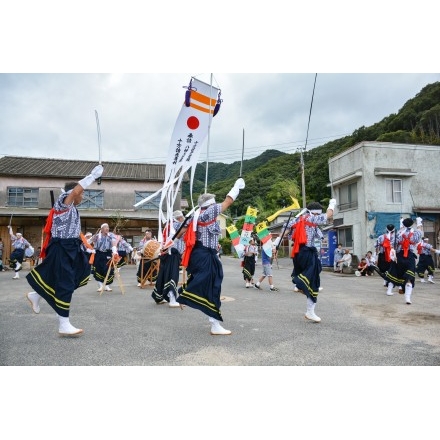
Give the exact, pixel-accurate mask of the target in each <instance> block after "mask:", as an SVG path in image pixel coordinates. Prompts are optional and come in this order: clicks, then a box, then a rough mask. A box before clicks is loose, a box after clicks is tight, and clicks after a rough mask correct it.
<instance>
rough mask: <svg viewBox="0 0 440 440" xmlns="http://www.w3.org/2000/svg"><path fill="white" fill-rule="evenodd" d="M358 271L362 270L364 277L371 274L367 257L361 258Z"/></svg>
mask: <svg viewBox="0 0 440 440" xmlns="http://www.w3.org/2000/svg"><path fill="white" fill-rule="evenodd" d="M358 271H359V272H360V274H361V276H363V277H367V276H368V275H369V274H368V263H367V259H366V258H362V259H361V261H360V263H359V266H358ZM356 275H357V274H356Z"/></svg>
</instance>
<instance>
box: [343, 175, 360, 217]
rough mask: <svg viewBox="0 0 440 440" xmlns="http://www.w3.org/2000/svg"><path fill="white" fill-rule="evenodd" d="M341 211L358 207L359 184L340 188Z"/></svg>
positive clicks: (355, 183)
mask: <svg viewBox="0 0 440 440" xmlns="http://www.w3.org/2000/svg"><path fill="white" fill-rule="evenodd" d="M339 203H340V204H339V210H340V211H344V210H346V209H354V208H357V206H358V194H357V182H354V183H350V184H348V185H344V186H341V187H340V188H339Z"/></svg>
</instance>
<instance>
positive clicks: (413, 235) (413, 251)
mask: <svg viewBox="0 0 440 440" xmlns="http://www.w3.org/2000/svg"><path fill="white" fill-rule="evenodd" d="M413 225H414V220H413V219H412V218H410V217H408V218H405V219H404V220H402V221H401V225H400V229H399V230H398V231H397V232H396V230H395V227H394V225H392V224H389V225H387V227H386V232H385V233H384V234H382V235H380V236H379V237H378V239H377V241H376V250H377V253H378V254H377V255H378V259H377V267H378V271H377V272H378V273H379V274H380V275H381V276H382V278H383V279H384V286H386V287H387V291H386V294H387V295H388V296H392V295H393V294H394V293H393V289H394V288H395V287H398V288H399V293H402V294H404V295H405V296H404V298H405V302H406V304H411V303H412V300H411V296H412V292H413V289H414V287H415V280H416V275H417V276H418V277H419V278H420V279H421V281H422V282H425V272H426V271H427V272H428V281H429V282H431V283H434V279H433V276H434V260H433V258H432V254H433V253H436V254H440V250H437V249H435V248H434V247H433V246H432V245H430V244H429V243H428V241H429V240H428V239H427V238H425V237H423V220H422V218H421V217H417V218H416V228H413Z"/></svg>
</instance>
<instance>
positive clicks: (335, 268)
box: [333, 243, 344, 272]
mask: <svg viewBox="0 0 440 440" xmlns="http://www.w3.org/2000/svg"><path fill="white" fill-rule="evenodd" d="M343 256H344V249H342V244H341V243H338V247H337V248H336V249H335V250H334V252H333V271H334V272H338V261H339V260H340V259H341V258H342V257H343Z"/></svg>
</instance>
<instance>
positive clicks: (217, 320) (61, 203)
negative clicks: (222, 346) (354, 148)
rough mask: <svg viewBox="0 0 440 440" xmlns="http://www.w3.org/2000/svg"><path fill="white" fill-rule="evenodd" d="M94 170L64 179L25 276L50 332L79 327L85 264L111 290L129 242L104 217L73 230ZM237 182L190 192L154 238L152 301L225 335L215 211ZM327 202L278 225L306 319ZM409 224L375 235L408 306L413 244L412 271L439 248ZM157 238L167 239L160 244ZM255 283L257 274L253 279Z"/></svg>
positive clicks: (387, 273) (386, 269)
mask: <svg viewBox="0 0 440 440" xmlns="http://www.w3.org/2000/svg"><path fill="white" fill-rule="evenodd" d="M102 173H103V167H102V165H97V166H96V167H95V168H94V169H93V170H92V172H91V173H90V174H89V175H88V176H86V177H84V178H83V179H82V180H80V181H79V182H68V183H66V185H65V187H64V191H63V192H62V194H61V195H60V196H59V198H58V200H57V201H56V202H55V204H54V206H53V208H52V210H51V212H50V214H49V216H48V219H47V222H46V227H45V232H46V234H47V235H46V240H45V243H44V245H43V247H42V250H41V259H42V261H41V263H40V264H39V265H38V266H37V267H34V268H33V269H32V270H31V271H30V272H29V274H28V275H27V276H26V278H27V281H28V283H29V284H30V285H31V287H32V288H33V291H32V292H29V293H28V294H27V295H26V296H27V299H28V300H29V302H30V304H31V306H32V310H33V311H34V312H35V313H39V312H40V301H41V299H42V298H43V299H44V300H45V301H46V302H47V304H49V306H50V307H52V308H53V309H54V310H55V312H56V313H57V315H58V318H59V325H58V332H59V335H61V336H79V335H81V334H82V333H83V330H82V329H79V328H76V327H74V326H73V325H72V324H71V323H70V318H69V317H70V305H71V300H72V295H73V292H74V291H75V290H76V289H77V288H79V287H81V286H84V285H86V284H87V282H88V281H89V277H90V275H91V267H93V276H94V278H95V280H96V281H97V282H98V290H100V291H102V290H111V288H110V287H109V285H111V283H112V282H113V278H114V272H113V271H111V272H109V270H108V267H109V262H112V263H113V267H114V268H118V263H119V264H120V260H121V256H120V254H119V252H121V250H122V252H124V250H125V252H127V253H128V252H130V251H131V250H130V247H125V246H124V247H121V246H120V245H121V243H120V242H121V239H122V238H121V237H120V236H118V235H116V234H114V233H112V232H110V231H109V227H108V224H106V223H104V224H103V225H101V228H100V231H99V233H97V234H95V235H92V236H91V237H89V238H88V239H87V238H86V237H84V236H83V235H82V233H81V222H80V215H79V212H78V209H77V205H78V204H79V203H81V201H82V198H83V194H84V189H86V188H87V187H88V186H90V185H91V184H92V183H93V182H94V181H95V180H96V179H98V178H99V177H101V175H102ZM243 188H245V182H244V180H243V179H242V178H239V179H237V181H236V182H235V184H234V186H233V187H232V188H231V190H230V191H229V192H228V194H227V195H226V197H225V199H224V200H223V201H222V202H220V203H217V202H216V200H215V195H214V194H208V193H205V194H202V195H201V196H200V197H199V198H198V203H197V204H198V209H197V210H196V211H195V212H194V214H193V215H192V216H191V217H189V216H188V217H184V215H183V213H182V212H181V211H175V212H174V213H173V228H172V230H173V231H174V232H175V233H174V235H173V237H172V239H170V240H164V241H163V243H161V249H160V256H159V259H160V265H159V267H160V269H159V271H158V272H157V273H156V275H155V279H154V281H155V286H154V289H153V292H152V298H153V300H154V301H155V302H156V303H157V304H162V303H165V302H167V303H168V304H169V306H170V307H176V308H177V307H180V308H181V307H183V306H188V307H191V308H194V309H197V310H200V311H201V312H202V313H204V314H205V315H206V316H207V317H208V320H209V323H210V324H211V334H212V335H230V334H231V333H232V332H231V331H230V330H227V329H225V328H224V327H223V326H222V325H221V322H222V321H223V317H222V314H221V299H220V294H221V286H222V281H223V267H222V263H221V260H220V258H219V256H218V246H219V238H220V236H221V230H220V226H219V223H218V221H217V217H218V216H219V214H220V213H222V212H224V211H226V210H227V209H228V208H229V207H230V206H231V205H232V204H233V203H234V201H235V200H236V198H237V197H238V195H239V193H240V190H241V189H243ZM335 206H336V199H331V200H330V202H329V206H328V208H327V210H326V212H325V213H324V212H323V207H322V205H321V204H319V203H317V202H312V203H309V204H308V205H307V207H306V208H304V209H303V210H302V211H301V212H300V213H299V214H297V215H296V216H295V217H294V218H293V219H292V220H289V222H287V223H285V225H284V226H285V228H286V230H287V229H288V231H289V232H288V238H289V239H290V240H292V242H293V244H292V251H291V252H292V253H291V257H292V260H293V271H292V274H291V279H292V283H293V284H294V285H295V287H296V290H297V291H300V292H302V293H303V294H304V295H305V296H306V312H305V315H304V317H305V318H306V319H307V320H310V321H312V322H314V323H319V322H321V318H320V317H319V316H317V314H316V313H315V307H316V304H317V299H318V293H319V291H320V290H321V287H320V273H321V271H322V266H321V262H320V259H319V255H318V252H317V249H316V247H315V245H314V243H315V239H322V231H321V229H320V227H319V226H320V225H324V224H327V223H329V222H330V221H331V219H332V217H333V213H334V209H335ZM412 225H413V220H412V219H411V218H407V219H405V220H403V224H402V228H401V229H400V230H399V231H398V232H397V233H395V231H394V227H393V225H389V226H388V227H387V232H386V233H385V234H383V236H380V237H379V238H378V240H377V249H378V267H379V269H378V270H379V271H380V272H381V273H382V274H384V278H385V280H386V283H387V295H392V290H393V288H394V287H396V286H399V287H400V288H401V289H404V293H405V301H406V303H407V304H411V293H412V289H413V288H414V279H415V273H416V263H415V262H416V251H417V246H418V245H419V251H420V252H422V254H421V256H420V258H419V265H420V266H419V269H418V270H419V273H421V272H422V270H423V272H424V270H425V269H426V268H429V267H431V266H430V265H431V263H429V261H428V259H427V258H424V257H422V255H426V256H428V254H430V253H431V252H436V253H440V251H437V250H435V249H434V250H433V248H432V247H430V246H429V245H428V244H427V243H422V245H420V242H421V241H422V240H421V239H422V232H421V229H422V220H421V218H417V229H413V228H411V226H412ZM90 235H91V234H90ZM168 238H170V237H168ZM151 239H152V237H151V231H147V232H146V235H145V237H144V242H145V243H147V242H148V241H149V240H151ZM165 242H166V243H168V245H167V247H165ZM145 243H144V245H145ZM118 246H119V252H118ZM252 246H253V245H252ZM246 258H248V262H251V261H253V263H255V249H253V248H252V247H249V248H248V252H247V255H246ZM91 260H93V265H91ZM183 260H184V261H185V264H184V267H185V268H186V273H187V274H188V279H187V280H186V281H185V282H184V283H182V285H181V286H180V287H179V283H178V281H179V269H180V265H181V264H183ZM423 265H424V266H423ZM432 266H433V264H432ZM247 267H249V264H248V266H247ZM252 267H253V268H255V265H254V264H253V265H252ZM424 268H425V269H424ZM428 270H429V269H428ZM248 272H249V273H248V274H247V278H246V282H247V285H246V287H250V285H251V284H252V282H253V280H252V275H253V271H252V268H251V270H250V271H248ZM246 273H247V272H246ZM428 273H429V275H428V280H430V281H432V274H431V273H430V272H428ZM137 277H138V281H139V282H141V278H142V275H141V274H139V272H138V274H137ZM263 279H264V277H263ZM104 281H105V282H104ZM261 281H262V280H261V279H260V280H259V282H261ZM271 282H272V281H271V280H270V283H271ZM256 284H257V285H258V284H259V283H256ZM271 287H273V286H271ZM271 290H277V289H271Z"/></svg>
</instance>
